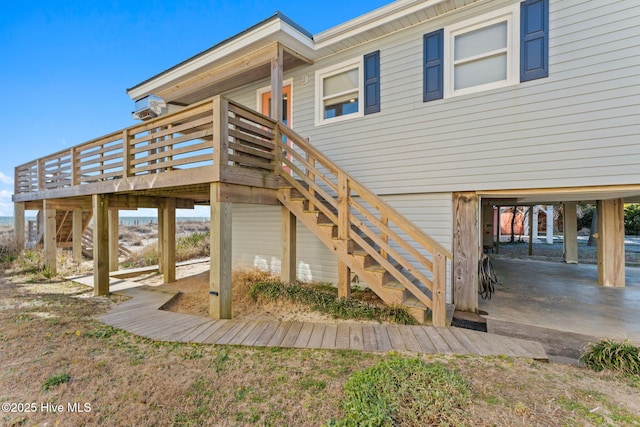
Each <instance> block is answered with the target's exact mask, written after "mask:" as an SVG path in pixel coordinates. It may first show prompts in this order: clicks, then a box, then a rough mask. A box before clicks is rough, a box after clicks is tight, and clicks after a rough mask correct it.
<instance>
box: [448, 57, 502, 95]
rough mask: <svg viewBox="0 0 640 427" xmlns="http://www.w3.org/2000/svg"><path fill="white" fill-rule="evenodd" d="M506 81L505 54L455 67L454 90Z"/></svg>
mask: <svg viewBox="0 0 640 427" xmlns="http://www.w3.org/2000/svg"><path fill="white" fill-rule="evenodd" d="M506 79H507V54H506V53H504V54H501V55H496V56H491V57H489V58H483V59H479V60H477V61H472V62H467V63H464V64H459V65H456V67H455V76H454V81H455V85H454V86H455V87H454V89H455V90H458V89H464V88H467V87H471V86H478V85H482V84H485V83H492V82H498V81H501V80H506Z"/></svg>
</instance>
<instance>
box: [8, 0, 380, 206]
mask: <svg viewBox="0 0 640 427" xmlns="http://www.w3.org/2000/svg"><path fill="white" fill-rule="evenodd" d="M390 2H391V1H390V0H367V1H344V0H323V1H322V2H316V3H309V2H300V1H295V2H294V1H284V0H283V1H265V0H256V1H252V0H233V1H230V0H223V1H216V0H208V1H205V0H189V1H178V0H140V1H131V0H113V1H104V0H101V1H94V0H50V1H45V0H31V1H15V2H5V3H3V10H2V14H0V46H2V51H3V52H2V60H1V62H0V78H1V81H2V82H4V83H3V92H4V93H5V95H6V96H5V98H4V101H3V106H2V108H0V111H2V113H0V128H1V129H2V132H1V135H2V136H1V139H0V141H1V142H0V147H1V149H0V153H1V155H0V216H12V215H13V205H12V203H11V194H13V174H14V168H15V167H16V166H17V165H20V164H23V163H26V162H28V161H31V160H34V159H36V158H38V157H42V156H44V155H47V154H51V153H54V152H57V151H60V150H63V149H65V148H69V147H71V146H73V145H77V144H80V143H82V142H85V141H88V140H90V139H93V138H96V137H98V136H101V135H104V134H107V133H110V132H113V131H116V130H119V129H122V128H124V127H127V126H130V125H132V124H134V123H135V122H134V120H133V119H132V118H131V110H132V107H133V101H131V100H130V99H129V97H128V96H127V95H126V93H125V89H126V88H128V87H132V86H134V85H136V84H137V83H140V82H142V81H143V80H146V79H147V78H149V77H151V76H153V75H155V74H157V73H159V72H161V71H164V70H166V69H167V68H169V67H171V66H173V65H175V64H177V63H178V62H181V61H183V60H185V59H187V58H189V57H191V56H192V55H195V54H196V53H198V52H201V51H203V50H205V49H207V48H209V47H211V46H212V45H214V44H216V43H218V42H220V41H222V40H224V39H226V38H228V37H230V36H233V35H234V34H237V33H238V32H241V31H243V30H244V29H246V28H248V27H250V26H252V25H254V24H256V23H257V22H260V21H262V20H263V19H265V18H267V17H269V16H271V15H272V14H273V13H274V12H275V11H277V10H279V11H281V12H283V13H284V14H285V15H287V16H288V17H289V18H291V19H293V20H294V21H296V22H297V23H298V24H300V25H301V26H303V27H304V28H305V29H307V30H308V31H310V32H311V33H313V34H316V33H318V32H321V31H324V30H326V29H328V28H331V27H333V26H335V25H338V24H341V23H343V22H345V21H348V20H349V19H352V18H355V17H357V16H360V15H362V14H364V13H366V12H369V11H371V10H374V9H376V8H378V7H380V6H383V5H385V4H388V3H390ZM313 5H322V6H313Z"/></svg>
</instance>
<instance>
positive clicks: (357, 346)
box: [99, 287, 547, 360]
mask: <svg viewBox="0 0 640 427" xmlns="http://www.w3.org/2000/svg"><path fill="white" fill-rule="evenodd" d="M120 293H121V294H124V295H127V296H129V297H131V299H130V300H127V301H125V302H123V303H121V304H119V305H116V306H115V307H114V308H113V309H112V310H111V311H110V312H108V313H105V314H103V315H102V316H100V317H99V319H100V320H101V321H102V322H104V323H106V324H108V325H111V326H113V327H117V328H120V329H124V330H126V331H129V332H132V333H135V334H137V335H141V336H145V337H148V338H151V339H156V340H169V341H180V342H191V343H204V344H219V345H245V346H255V347H264V346H269V347H296V348H314V349H345V350H364V351H381V352H387V351H401V352H411V353H449V354H478V355H507V356H518V357H530V358H534V359H538V360H545V359H546V358H547V356H546V353H545V351H544V349H543V348H542V345H541V344H540V343H538V342H534V341H527V340H522V339H516V338H509V337H505V336H500V335H492V334H487V333H484V332H478V331H471V330H466V329H460V328H441V327H433V326H404V325H385V324H379V323H355V322H340V323H318V322H293V321H284V322H281V321H275V320H256V321H253V320H227V319H224V320H214V319H209V318H205V317H199V316H194V315H190V314H182V313H174V312H169V311H162V310H159V307H162V306H163V305H164V304H166V302H167V301H169V300H170V299H171V298H173V296H174V295H175V293H168V292H162V291H158V290H155V289H153V288H147V287H138V288H130V289H124V290H122V291H120Z"/></svg>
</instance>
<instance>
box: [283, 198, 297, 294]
mask: <svg viewBox="0 0 640 427" xmlns="http://www.w3.org/2000/svg"><path fill="white" fill-rule="evenodd" d="M281 214H282V222H281V231H282V262H281V263H280V264H281V266H280V278H281V279H282V281H283V282H284V283H292V282H295V281H296V279H297V274H296V273H297V268H296V262H297V260H296V249H297V247H296V245H297V242H296V227H297V223H296V217H295V215H294V214H292V213H291V211H290V210H289V209H288V208H287V207H286V206H282V208H281Z"/></svg>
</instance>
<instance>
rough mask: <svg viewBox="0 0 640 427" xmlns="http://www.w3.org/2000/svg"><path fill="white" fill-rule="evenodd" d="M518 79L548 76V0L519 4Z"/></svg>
mask: <svg viewBox="0 0 640 427" xmlns="http://www.w3.org/2000/svg"><path fill="white" fill-rule="evenodd" d="M520 32H521V38H520V81H521V82H526V81H529V80H535V79H539V78H542V77H547V76H549V0H526V1H524V2H522V3H521V5H520Z"/></svg>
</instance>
